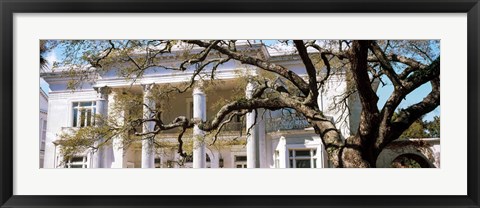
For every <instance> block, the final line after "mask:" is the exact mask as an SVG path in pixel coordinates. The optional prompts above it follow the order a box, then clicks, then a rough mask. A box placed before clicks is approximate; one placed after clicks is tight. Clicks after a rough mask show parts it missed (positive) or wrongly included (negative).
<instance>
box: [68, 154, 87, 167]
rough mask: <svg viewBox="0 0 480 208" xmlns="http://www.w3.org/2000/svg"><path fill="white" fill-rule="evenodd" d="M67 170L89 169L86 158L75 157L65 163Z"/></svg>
mask: <svg viewBox="0 0 480 208" xmlns="http://www.w3.org/2000/svg"><path fill="white" fill-rule="evenodd" d="M65 168H87V157H86V156H75V157H72V158H71V159H69V160H68V161H67V162H65Z"/></svg>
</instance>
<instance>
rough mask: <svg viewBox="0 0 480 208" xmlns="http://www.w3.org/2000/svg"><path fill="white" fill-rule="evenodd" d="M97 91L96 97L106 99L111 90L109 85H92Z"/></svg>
mask: <svg viewBox="0 0 480 208" xmlns="http://www.w3.org/2000/svg"><path fill="white" fill-rule="evenodd" d="M93 89H94V90H95V91H96V92H97V97H98V98H100V99H102V100H108V94H110V92H112V89H111V88H110V87H107V86H104V87H94V88H93Z"/></svg>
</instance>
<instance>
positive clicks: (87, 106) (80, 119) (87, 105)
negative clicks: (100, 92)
mask: <svg viewBox="0 0 480 208" xmlns="http://www.w3.org/2000/svg"><path fill="white" fill-rule="evenodd" d="M95 105H96V102H95V101H91V102H74V103H73V104H72V109H73V122H72V127H85V126H93V125H95V114H96V106H95Z"/></svg>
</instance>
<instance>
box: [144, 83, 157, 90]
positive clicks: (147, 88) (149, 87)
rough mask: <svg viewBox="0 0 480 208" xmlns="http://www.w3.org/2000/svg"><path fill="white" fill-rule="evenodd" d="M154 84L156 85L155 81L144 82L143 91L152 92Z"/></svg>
mask: <svg viewBox="0 0 480 208" xmlns="http://www.w3.org/2000/svg"><path fill="white" fill-rule="evenodd" d="M154 86H155V83H151V84H142V89H143V92H150V91H151V90H152V89H153V87H154Z"/></svg>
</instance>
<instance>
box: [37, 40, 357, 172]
mask: <svg viewBox="0 0 480 208" xmlns="http://www.w3.org/2000/svg"><path fill="white" fill-rule="evenodd" d="M254 48H255V52H256V53H262V54H263V56H264V57H267V58H268V59H270V61H272V62H276V63H278V64H281V65H282V66H285V67H287V68H289V69H290V70H292V71H294V72H296V73H298V74H300V75H301V76H306V74H305V69H304V68H303V64H302V61H301V60H300V59H299V57H297V56H295V55H283V54H274V53H269V52H268V50H267V49H266V48H265V47H264V46H262V45H260V44H257V45H254ZM164 61H165V62H166V63H170V64H175V63H178V62H179V60H177V59H176V58H175V57H166V58H165V60H164ZM217 70H218V71H217V73H216V78H215V79H216V80H223V81H226V82H225V84H224V85H223V86H224V87H223V88H222V89H219V90H217V91H215V92H214V93H211V92H210V93H209V92H205V91H203V90H202V89H200V88H195V89H193V90H192V91H190V92H188V93H183V94H179V95H178V96H175V97H174V98H172V99H171V100H170V101H169V102H170V103H169V105H170V106H171V110H170V111H169V112H167V113H166V114H165V115H164V116H165V120H168V121H171V120H169V119H173V118H175V117H176V116H180V115H184V116H186V117H187V118H191V117H193V118H197V119H202V120H206V119H207V118H209V117H210V116H212V115H213V114H214V113H216V112H215V111H214V110H213V109H211V108H210V106H213V104H214V103H215V102H216V101H218V100H220V99H225V98H226V97H228V96H231V95H230V93H231V91H230V90H231V88H232V87H233V86H231V84H229V83H231V82H228V81H229V80H234V79H237V78H238V76H239V73H238V72H239V71H240V72H242V71H243V72H246V71H253V73H254V74H255V72H256V71H257V69H256V68H254V67H251V66H245V65H242V64H240V63H238V62H236V61H230V62H228V63H225V64H223V65H222V66H220V67H219V69H217ZM112 71H114V69H112ZM42 76H43V78H44V79H45V81H46V82H48V83H49V85H50V89H51V90H52V91H51V92H50V95H49V96H50V97H49V102H48V112H49V113H48V119H47V120H48V121H49V122H48V126H47V134H46V135H47V138H46V145H45V158H44V167H45V168H65V167H66V168H174V167H194V168H324V167H329V165H328V161H327V156H326V152H325V149H324V148H323V145H322V143H321V140H320V137H319V135H317V134H315V132H314V131H313V129H312V128H308V125H306V121H305V120H295V119H293V120H288V119H285V118H283V117H282V113H281V112H268V113H260V112H262V111H258V112H257V113H258V115H256V114H255V113H249V114H247V115H246V119H245V120H246V122H245V123H241V122H239V123H235V122H234V123H233V124H231V125H230V127H231V128H230V127H229V128H230V129H228V128H227V129H226V130H225V132H224V133H223V134H222V135H221V136H220V138H219V140H221V141H224V142H225V143H228V145H222V146H219V145H210V144H209V143H207V142H205V141H204V138H205V132H202V131H201V130H199V129H198V128H196V127H195V128H194V129H193V132H192V133H191V134H189V135H188V134H187V135H185V136H184V138H185V140H186V141H187V140H189V139H190V140H191V141H192V140H193V147H192V148H193V150H192V152H193V156H192V158H187V159H186V160H182V158H181V157H180V156H179V155H178V154H177V153H176V149H175V148H173V149H172V148H158V149H154V148H153V145H152V143H151V141H149V140H148V139H144V140H142V142H141V143H138V144H136V145H132V146H130V147H128V148H123V147H121V145H120V146H119V144H121V140H122V138H115V139H114V141H113V144H112V145H110V146H108V147H104V148H101V149H100V150H98V151H96V152H86V153H85V154H82V155H78V157H74V158H73V159H71V161H63V160H62V158H61V157H60V156H59V152H58V146H57V144H58V143H57V141H58V139H59V137H58V136H59V134H60V133H61V132H63V131H67V130H69V129H75V128H81V127H83V126H86V125H93V121H91V120H89V118H93V117H92V116H93V115H94V114H104V115H109V114H110V110H111V105H112V104H113V103H114V102H115V93H113V92H112V91H111V90H107V89H129V90H130V91H132V92H135V93H137V94H142V95H143V97H144V103H145V104H148V105H154V103H155V101H154V100H150V99H149V98H148V95H149V93H151V91H150V90H151V86H152V85H159V86H161V85H166V84H175V83H180V82H184V81H186V80H188V79H190V77H191V76H192V71H191V70H187V71H186V72H172V71H167V70H156V71H154V70H152V71H149V72H147V73H145V75H144V76H143V77H142V78H141V79H138V80H137V81H136V82H135V83H131V81H128V80H125V79H124V78H122V77H117V76H116V75H115V73H114V72H112V73H105V74H102V75H101V76H100V78H99V79H98V80H97V81H96V83H94V84H92V85H90V84H84V85H83V86H82V88H81V89H78V90H75V91H71V90H68V89H67V81H68V80H67V79H66V78H64V77H61V76H59V74H58V72H57V73H45V74H43V75H42ZM253 87H254V86H251V85H248V86H247V89H245V93H246V95H247V97H248V96H249V93H251V90H252V88H253ZM103 89H105V90H103ZM346 89H347V82H346V81H345V76H344V75H343V74H341V73H339V74H335V75H332V76H331V78H330V79H329V80H328V82H327V83H326V85H325V87H324V88H323V89H321V90H320V96H319V101H318V103H319V105H320V106H319V107H320V109H323V111H324V113H325V115H326V116H329V117H331V118H332V119H334V121H336V125H337V127H338V128H339V129H340V130H341V132H342V134H343V135H344V136H349V135H350V134H353V133H355V130H356V129H357V128H358V120H359V119H358V118H359V114H360V104H359V101H358V99H355V96H352V98H350V99H349V100H348V101H349V102H350V103H349V105H348V106H349V107H350V116H349V115H348V114H345V112H342V111H339V110H338V108H334V107H332V106H333V105H334V103H335V98H334V95H339V94H342V93H344V92H345V91H346ZM143 113H144V116H145V115H148V109H146V108H145V109H144V110H143ZM80 115H82V116H80ZM162 116H163V115H162ZM255 117H257V124H256V125H254V126H253V127H252V128H251V132H250V134H248V135H247V134H246V129H248V128H249V127H250V126H252V124H253V120H254V119H255ZM79 118H82V119H79ZM239 127H241V128H239ZM143 128H144V130H151V129H152V126H151V125H149V124H147V125H145V126H144V127H143ZM240 132H241V133H242V134H239V133H240ZM177 135H178V133H174V132H165V133H160V134H159V135H157V137H156V138H155V139H160V140H161V141H165V142H171V143H175V142H176V138H177ZM152 149H153V151H151V150H152ZM62 161H63V163H62Z"/></svg>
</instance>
